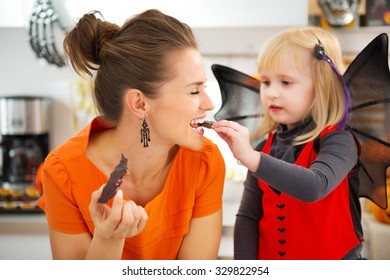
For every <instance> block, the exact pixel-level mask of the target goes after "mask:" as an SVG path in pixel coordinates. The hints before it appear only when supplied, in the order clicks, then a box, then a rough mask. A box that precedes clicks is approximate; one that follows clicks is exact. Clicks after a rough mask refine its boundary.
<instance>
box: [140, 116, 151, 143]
mask: <svg viewBox="0 0 390 280" xmlns="http://www.w3.org/2000/svg"><path fill="white" fill-rule="evenodd" d="M140 132H141V143H144V148H147V147H149V142H150V141H151V140H150V128H149V127H148V123H147V122H146V118H144V121H143V122H142V128H141V130H140Z"/></svg>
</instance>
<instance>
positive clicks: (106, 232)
mask: <svg viewBox="0 0 390 280" xmlns="http://www.w3.org/2000/svg"><path fill="white" fill-rule="evenodd" d="M103 187H104V185H103V186H102V187H100V188H99V189H98V190H97V191H95V192H93V193H92V196H91V202H90V204H89V211H90V213H91V216H92V220H93V222H94V224H95V231H94V236H95V237H99V238H101V239H107V240H108V239H124V238H126V237H133V236H135V235H137V234H139V233H140V232H141V231H142V230H143V229H144V227H145V224H146V221H147V219H148V215H147V214H146V212H145V209H144V208H143V207H141V206H138V205H136V204H135V203H134V201H125V200H123V193H122V190H118V191H117V193H116V195H115V197H114V201H113V203H112V207H111V208H110V207H109V206H108V205H107V204H103V203H98V199H99V197H100V196H101V195H102V191H103Z"/></svg>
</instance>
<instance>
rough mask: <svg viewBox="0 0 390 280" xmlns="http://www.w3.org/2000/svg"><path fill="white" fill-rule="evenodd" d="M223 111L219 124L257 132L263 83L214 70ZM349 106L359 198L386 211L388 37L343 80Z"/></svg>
mask: <svg viewBox="0 0 390 280" xmlns="http://www.w3.org/2000/svg"><path fill="white" fill-rule="evenodd" d="M211 68H212V71H213V73H214V75H215V77H216V79H217V81H218V84H219V87H220V90H221V95H222V105H221V108H220V109H219V111H218V112H217V113H216V114H215V119H216V120H222V119H226V120H232V121H237V122H238V123H240V124H241V125H243V126H246V127H247V128H248V129H249V130H250V132H254V131H255V130H256V128H257V127H258V125H259V123H260V122H261V118H262V116H263V109H262V106H261V102H260V96H259V94H260V81H259V80H258V79H256V78H253V77H251V76H249V75H246V74H244V73H242V72H240V71H237V70H235V69H232V68H229V67H226V66H223V65H218V64H214V65H212V66H211ZM343 77H344V80H345V82H346V84H347V86H348V89H349V93H350V98H351V100H350V101H351V104H350V108H349V116H348V119H347V123H346V126H345V129H346V130H350V131H351V132H353V133H354V135H355V136H356V137H357V139H358V140H359V142H360V144H361V151H360V159H359V175H358V176H359V197H365V198H368V199H370V200H371V201H373V202H374V203H375V204H377V205H378V206H379V207H381V208H383V209H386V208H387V206H388V205H387V204H388V203H387V191H386V178H387V177H386V171H387V167H388V166H389V165H390V143H389V141H390V72H389V65H388V36H387V34H386V33H382V34H380V35H378V36H377V37H376V38H375V39H374V40H372V41H371V42H370V43H369V44H368V45H367V46H366V47H365V48H364V49H363V50H362V51H361V52H360V53H359V55H358V56H357V57H356V58H355V59H354V60H353V62H352V63H351V64H350V65H349V67H348V69H347V71H346V72H345V74H344V75H343Z"/></svg>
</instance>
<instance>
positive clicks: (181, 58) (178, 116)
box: [147, 48, 214, 150]
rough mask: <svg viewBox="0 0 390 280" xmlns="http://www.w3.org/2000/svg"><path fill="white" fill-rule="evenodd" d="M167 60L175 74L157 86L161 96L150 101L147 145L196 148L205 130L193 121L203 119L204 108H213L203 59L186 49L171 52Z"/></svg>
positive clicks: (192, 50)
mask: <svg viewBox="0 0 390 280" xmlns="http://www.w3.org/2000/svg"><path fill="white" fill-rule="evenodd" d="M168 61H169V63H170V65H171V67H173V73H175V76H174V78H173V79H172V80H171V81H169V82H167V83H166V84H164V85H163V86H162V87H161V88H160V97H158V98H157V99H150V100H149V102H150V103H149V104H150V106H149V111H148V113H147V121H148V123H149V127H150V130H151V139H152V142H151V143H150V145H168V146H172V145H176V144H177V145H180V146H184V147H187V148H190V149H192V150H199V149H200V148H202V146H203V141H202V135H203V133H204V130H203V128H202V127H198V128H195V127H197V125H194V123H197V122H202V121H203V120H204V118H205V116H206V111H209V110H212V109H214V104H213V103H212V101H211V99H210V97H209V96H208V94H207V93H206V91H205V83H206V73H205V66H204V62H203V59H202V57H201V55H200V54H199V52H198V51H197V50H195V49H191V48H188V49H184V50H181V51H178V52H174V53H172V54H170V57H169V58H168ZM171 70H172V69H171Z"/></svg>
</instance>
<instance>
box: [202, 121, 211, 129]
mask: <svg viewBox="0 0 390 280" xmlns="http://www.w3.org/2000/svg"><path fill="white" fill-rule="evenodd" d="M213 124H214V122H212V121H204V122H203V123H200V124H199V126H204V127H207V128H211V126H212V125H213Z"/></svg>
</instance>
